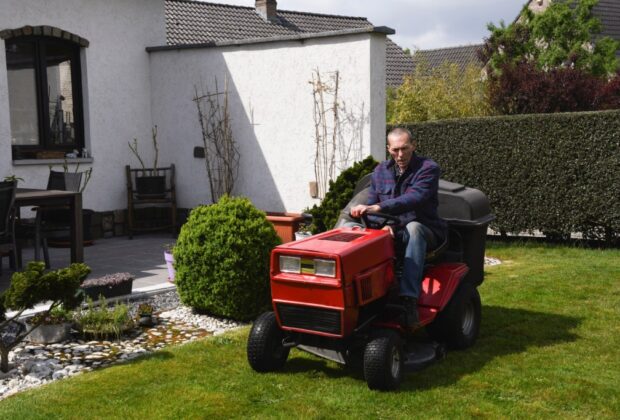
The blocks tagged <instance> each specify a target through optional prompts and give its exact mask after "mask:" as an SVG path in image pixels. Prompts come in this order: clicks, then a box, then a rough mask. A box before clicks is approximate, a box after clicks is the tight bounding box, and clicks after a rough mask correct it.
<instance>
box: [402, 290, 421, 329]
mask: <svg viewBox="0 0 620 420" xmlns="http://www.w3.org/2000/svg"><path fill="white" fill-rule="evenodd" d="M400 300H401V302H402V304H403V306H404V307H405V327H406V328H407V329H408V330H410V331H413V330H415V329H417V328H418V327H419V326H420V320H419V319H418V299H416V298H414V297H410V296H401V298H400Z"/></svg>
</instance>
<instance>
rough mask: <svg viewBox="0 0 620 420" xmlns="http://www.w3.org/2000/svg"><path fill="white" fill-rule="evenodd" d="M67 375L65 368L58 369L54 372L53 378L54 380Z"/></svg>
mask: <svg viewBox="0 0 620 420" xmlns="http://www.w3.org/2000/svg"><path fill="white" fill-rule="evenodd" d="M65 376H67V372H66V371H64V370H57V371H56V372H54V373H53V374H52V379H53V380H58V379H62V378H64V377H65Z"/></svg>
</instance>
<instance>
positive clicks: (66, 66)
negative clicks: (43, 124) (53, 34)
mask: <svg viewBox="0 0 620 420" xmlns="http://www.w3.org/2000/svg"><path fill="white" fill-rule="evenodd" d="M71 58H72V50H71V49H70V48H67V47H65V46H63V45H56V44H48V45H46V47H45V64H46V71H47V95H48V100H49V101H48V102H49V103H48V110H49V113H48V115H49V127H50V143H51V145H55V146H67V145H74V144H75V143H76V142H75V116H74V113H73V82H72V78H71V65H72V60H71Z"/></svg>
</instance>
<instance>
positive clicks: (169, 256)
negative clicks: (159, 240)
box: [164, 251, 174, 283]
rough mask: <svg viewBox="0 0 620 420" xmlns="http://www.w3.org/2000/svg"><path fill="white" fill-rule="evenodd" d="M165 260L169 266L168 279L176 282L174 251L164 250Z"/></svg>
mask: <svg viewBox="0 0 620 420" xmlns="http://www.w3.org/2000/svg"><path fill="white" fill-rule="evenodd" d="M164 260H166V267H167V268H168V281H169V282H170V283H174V257H173V256H172V252H169V251H164Z"/></svg>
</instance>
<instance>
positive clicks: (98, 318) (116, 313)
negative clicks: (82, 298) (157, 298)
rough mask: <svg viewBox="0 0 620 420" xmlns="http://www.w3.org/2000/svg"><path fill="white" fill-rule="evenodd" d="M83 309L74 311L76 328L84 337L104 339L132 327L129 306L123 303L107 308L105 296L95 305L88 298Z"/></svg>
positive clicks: (120, 333) (119, 334)
mask: <svg viewBox="0 0 620 420" xmlns="http://www.w3.org/2000/svg"><path fill="white" fill-rule="evenodd" d="M87 302H88V304H87V307H86V308H85V309H82V310H80V311H77V312H76V317H75V318H76V322H77V325H78V330H79V331H80V332H81V333H82V335H83V336H84V337H85V338H93V339H96V340H97V339H106V338H110V337H115V338H116V339H120V337H121V335H122V334H123V333H124V332H126V331H129V330H131V329H132V328H133V327H134V323H133V320H132V319H131V316H130V315H129V308H128V307H127V305H125V304H118V303H117V304H116V305H114V306H113V307H111V308H108V304H107V302H106V300H105V298H102V299H101V301H100V303H99V305H98V306H95V304H94V303H93V300H92V299H90V298H89V299H88V301H87Z"/></svg>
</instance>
